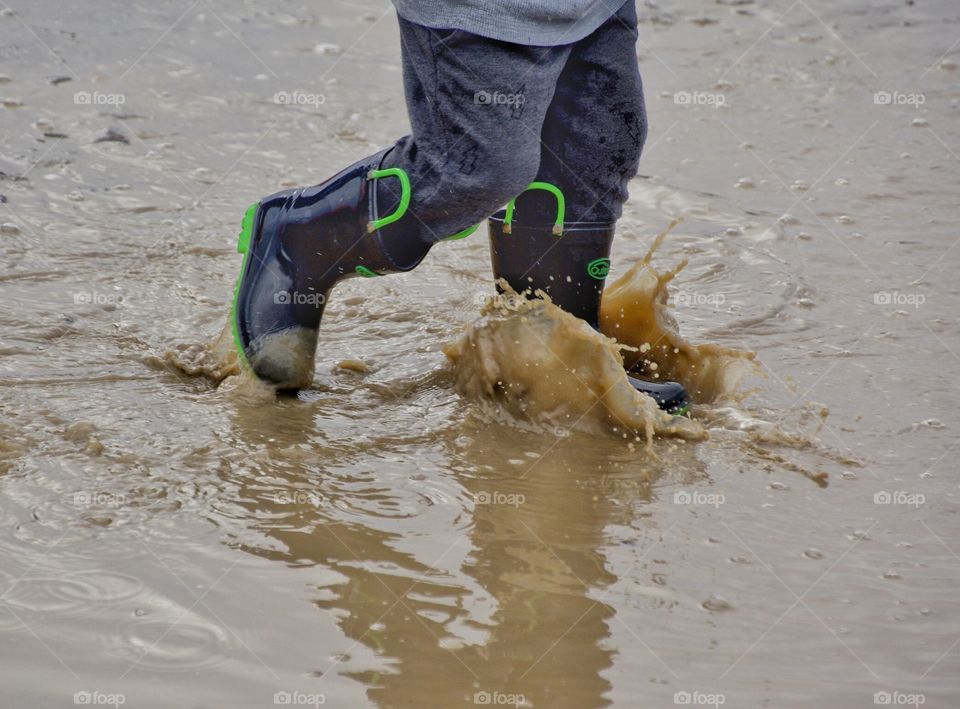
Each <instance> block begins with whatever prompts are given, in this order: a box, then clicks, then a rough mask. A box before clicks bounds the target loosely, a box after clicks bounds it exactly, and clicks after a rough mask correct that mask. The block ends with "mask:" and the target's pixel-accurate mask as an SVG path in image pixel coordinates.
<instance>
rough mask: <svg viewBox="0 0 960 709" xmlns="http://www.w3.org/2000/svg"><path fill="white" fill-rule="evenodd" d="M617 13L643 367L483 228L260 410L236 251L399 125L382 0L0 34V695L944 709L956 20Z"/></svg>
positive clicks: (953, 377)
mask: <svg viewBox="0 0 960 709" xmlns="http://www.w3.org/2000/svg"><path fill="white" fill-rule="evenodd" d="M639 10H640V15H641V33H640V43H639V44H638V53H639V56H640V58H641V67H642V70H643V73H644V80H645V84H646V90H647V99H648V108H649V113H650V124H651V130H650V138H649V141H648V144H647V147H646V151H645V155H644V158H643V161H642V164H641V173H642V174H641V176H639V177H638V178H637V179H636V180H634V181H633V182H632V183H631V201H630V203H629V204H628V206H627V209H626V214H625V217H624V219H623V221H622V222H621V228H620V235H619V238H618V241H617V242H616V244H615V246H614V254H613V271H612V273H611V289H610V291H609V292H608V297H607V298H606V301H605V307H604V323H603V325H604V330H605V332H606V334H608V335H612V336H614V337H616V338H617V339H618V340H619V341H620V342H621V343H624V344H626V345H628V346H629V348H628V349H616V348H614V349H611V347H612V345H610V344H609V341H607V340H604V339H603V338H601V336H600V335H598V334H595V333H593V332H587V331H584V330H582V329H580V330H578V329H577V324H576V323H574V322H570V321H568V320H565V319H564V317H563V316H562V314H559V313H554V312H551V311H550V310H549V308H548V307H547V306H544V305H541V304H538V305H535V306H532V309H531V310H529V311H524V312H520V313H518V312H502V311H501V312H496V308H493V309H491V308H490V307H488V305H487V299H488V296H489V295H490V294H491V293H492V290H493V284H492V282H491V278H490V275H489V255H488V248H487V244H486V242H485V239H484V237H483V235H482V232H481V233H478V234H477V235H475V236H472V237H470V238H469V239H466V240H463V241H458V242H452V243H446V244H441V245H440V246H438V247H437V248H435V249H434V250H433V251H432V252H431V253H430V255H429V256H428V258H427V260H426V262H425V263H424V264H423V265H422V266H421V267H420V268H418V269H417V270H416V271H415V272H413V273H411V274H406V275H402V276H394V277H390V278H383V279H377V280H376V281H374V282H371V281H369V280H366V279H358V280H356V281H351V282H348V283H345V284H343V285H342V286H339V287H338V288H337V289H336V291H335V293H334V297H333V300H332V302H331V303H330V305H329V306H328V308H327V311H326V315H325V318H324V325H323V330H322V333H321V344H320V348H319V353H318V359H317V371H316V375H315V377H314V382H313V385H312V386H311V387H310V388H309V389H307V390H305V391H303V392H301V393H300V394H299V395H298V396H297V397H294V398H290V397H287V398H280V399H277V398H276V397H275V396H274V394H273V393H272V392H271V391H269V390H267V389H265V388H263V387H259V386H257V384H256V382H252V381H249V380H248V379H246V378H244V377H237V376H234V374H233V372H234V365H233V363H232V362H231V361H230V356H229V353H230V344H229V337H226V338H221V339H220V340H219V341H218V340H217V337H218V333H220V332H221V329H222V327H223V323H224V315H225V312H226V309H227V307H228V304H229V302H230V298H231V293H232V288H233V283H234V280H235V278H236V274H237V270H238V268H239V265H240V257H239V255H238V254H237V253H236V251H235V246H236V242H235V239H236V234H237V231H238V229H239V222H240V218H241V217H242V215H243V213H244V210H245V209H246V207H247V206H248V205H249V204H250V203H251V202H252V201H254V200H255V199H257V198H259V197H260V196H262V195H264V194H267V193H270V192H272V191H274V190H276V189H278V188H282V187H287V186H294V185H302V184H311V183H316V182H319V181H321V180H322V179H324V178H325V177H326V176H328V175H329V174H331V173H333V172H334V171H336V170H337V169H339V168H340V167H342V166H343V165H346V164H348V163H350V162H352V161H354V160H356V159H358V158H359V157H361V156H363V155H366V154H369V153H371V152H373V151H374V150H375V149H376V148H378V147H382V146H384V145H387V144H389V142H390V141H392V140H393V139H394V138H395V137H397V136H398V135H399V134H401V133H402V132H404V131H405V130H406V128H407V124H406V118H405V114H404V111H403V108H402V106H403V100H402V91H401V85H400V61H399V39H398V35H397V32H396V22H395V19H394V17H393V14H392V10H391V9H390V7H389V5H388V4H387V3H386V2H367V1H366V0H364V1H363V2H350V3H348V2H335V1H334V0H321V1H318V2H312V3H305V2H294V3H291V2H280V1H279V0H257V2H253V1H252V0H250V1H248V0H237V1H235V2H230V3H227V2H223V1H222V0H199V1H198V2H195V1H194V0H155V1H153V2H149V3H147V2H121V1H120V0H98V1H97V2H92V0H85V1H83V2H73V3H54V2H51V1H50V0H41V1H33V2H26V1H25V0H5V1H4V2H0V99H2V100H0V127H2V130H0V195H2V196H0V293H2V295H3V303H4V308H3V309H2V310H0V412H2V416H0V520H2V522H3V524H2V527H0V706H3V707H8V706H9V707H18V708H19V707H29V708H34V707H38V708H40V707H63V706H73V705H74V704H75V703H77V704H83V703H88V704H99V705H110V704H119V703H120V702H121V701H123V703H124V706H128V707H151V708H152V707H170V706H184V707H211V708H212V707H217V708H219V707H269V706H274V705H275V704H284V703H286V704H297V705H301V706H303V705H307V706H309V705H317V704H319V703H320V702H321V701H323V702H325V705H326V706H334V707H358V706H379V707H399V706H416V707H454V706H472V705H475V704H484V703H486V704H490V705H494V704H497V705H520V706H523V705H528V706H534V707H575V708H578V709H579V708H582V707H600V706H617V707H635V706H642V707H664V706H674V705H676V704H690V705H694V704H697V705H701V706H702V705H720V704H721V703H722V704H723V705H724V706H728V707H731V706H732V707H761V706H769V707H809V706H820V707H831V708H833V707H843V708H844V709H845V708H847V707H871V706H874V705H875V704H884V703H887V704H899V705H911V704H912V705H919V704H920V703H921V702H922V703H923V705H924V706H926V707H955V706H957V704H958V702H960V680H958V677H960V621H958V614H960V596H958V594H957V587H958V583H960V522H958V515H957V512H958V507H957V495H958V490H957V480H956V465H955V459H956V451H957V450H960V448H958V447H957V446H958V439H957V430H958V426H960V416H958V414H957V406H956V404H957V385H956V381H957V379H958V376H960V328H958V325H957V317H956V313H957V305H958V298H957V296H958V288H960V286H958V281H957V278H956V273H957V268H958V265H960V263H958V255H960V248H958V247H957V246H956V244H957V242H958V239H960V233H958V229H957V221H958V220H957V217H958V211H957V210H958V203H960V199H958V197H960V195H958V179H957V178H958V174H960V170H958V167H960V159H958V155H960V107H958V103H960V70H958V68H957V64H958V62H960V45H958V44H957V39H958V37H960V9H958V8H957V6H956V3H953V2H950V1H949V0H933V1H931V2H921V1H920V0H917V2H907V3H904V2H890V3H885V4H884V3H881V4H877V3H867V2H845V3H828V2H820V1H817V2H798V3H792V4H791V3H790V2H786V1H784V2H780V1H773V0H770V1H766V0H764V1H759V0H755V1H753V2H751V0H736V1H729V2H728V1H726V0H721V1H720V2H713V1H712V0H711V1H707V0H695V1H693V2H689V3H684V4H683V5H682V6H681V5H680V4H676V3H674V4H665V3H661V4H655V3H644V4H642V5H640V7H639ZM675 219H682V221H681V223H680V224H679V225H677V226H675V227H674V229H673V231H672V233H670V234H669V235H668V236H667V237H666V238H665V239H664V240H663V242H662V244H660V245H659V248H657V250H656V251H655V252H654V253H653V256H652V258H651V259H650V260H649V261H645V260H644V256H645V254H647V253H648V251H649V250H650V248H651V246H652V245H653V242H654V240H655V237H656V236H657V234H659V233H661V232H662V231H663V230H664V229H666V228H667V226H668V225H669V224H670V223H671V222H672V221H674V220H675ZM684 262H686V264H685V266H683V268H681V269H680V270H677V269H678V268H679V267H680V266H681V265H683V264H684ZM617 279H620V280H619V281H618V282H617V283H616V284H615V285H614V284H613V282H614V281H616V280H617ZM667 298H668V300H665V299H667ZM484 309H486V314H484V313H483V312H482V311H484ZM638 313H639V314H643V313H645V314H646V317H644V318H639V317H638ZM651 316H653V317H652V318H651ZM524 318H525V319H524ZM674 323H675V327H674ZM668 333H669V334H668ZM661 335H663V337H661ZM535 337H539V338H540V339H539V340H534V339H531V338H535ZM511 338H512V339H511ZM543 338H546V339H543ZM551 338H556V339H551ZM578 338H579V339H578ZM533 341H536V342H540V343H543V342H546V343H548V344H549V343H550V342H553V344H554V345H555V349H553V350H552V351H553V352H554V353H555V354H557V355H561V357H562V358H565V357H567V356H568V355H570V354H571V353H570V351H568V350H567V349H565V348H568V347H573V348H574V350H575V351H574V352H573V353H572V356H573V357H574V360H575V362H574V363H573V366H572V367H571V366H567V367H564V366H562V365H558V364H557V362H556V358H555V357H550V356H546V355H545V354H544V352H543V350H538V349H536V348H533V347H531V346H529V343H530V342H533ZM211 342H214V343H215V345H214V346H213V347H211V345H210V343H211ZM525 342H526V343H527V345H524V343H525ZM471 343H472V345H475V346H470V345H471ZM518 343H519V344H518ZM458 352H459V354H460V357H459V358H457V353H458ZM738 352H753V353H755V354H756V359H755V362H754V363H753V364H752V363H751V362H749V361H747V360H743V359H742V357H741V355H739V354H736V353H738ZM589 353H597V357H600V359H597V357H594V356H593V355H592V354H589ZM588 355H589V356H588ZM451 356H452V358H451ZM604 357H605V358H606V359H604ZM617 357H623V358H625V359H626V360H627V363H628V364H637V365H638V366H640V367H641V368H643V369H644V371H645V372H646V374H647V375H649V376H655V375H656V374H658V373H659V374H660V376H661V377H662V378H669V377H677V378H681V379H683V380H684V381H686V382H688V383H689V384H690V386H691V390H694V391H695V392H696V397H697V398H698V399H699V403H698V406H697V407H696V413H695V416H694V418H693V420H690V421H684V422H680V423H679V424H678V425H679V426H682V427H684V431H683V433H686V434H687V435H656V436H654V437H653V438H652V441H651V442H649V443H648V441H647V433H648V432H657V431H659V433H660V434H669V433H670V431H669V430H666V429H665V428H664V426H667V425H668V424H666V423H664V424H662V425H661V423H658V422H657V421H654V420H653V419H651V417H655V412H652V411H647V410H646V409H644V408H643V406H644V405H643V403H639V404H638V403H637V400H635V399H633V397H632V395H631V396H630V397H627V393H628V392H625V391H624V390H622V389H617V388H616V386H615V385H616V384H617V381H618V380H617V379H616V378H615V377H613V374H614V372H616V366H614V365H617V364H618V362H617V361H616V358H617ZM455 360H456V361H455ZM536 362H539V363H540V364H539V367H540V368H541V369H542V370H543V372H544V373H543V375H542V376H538V374H537V373H536V372H535V371H533V369H531V366H530V365H531V363H536ZM718 362H719V363H722V364H713V363H718ZM569 364H571V363H568V365H569ZM654 365H655V366H654ZM734 365H736V366H734ZM484 367H487V369H484ZM744 367H745V369H744ZM754 367H755V368H754ZM571 369H572V370H574V371H573V372H571V371H570V370H571ZM504 372H506V373H507V374H509V375H510V380H511V382H516V383H519V384H520V386H521V389H510V388H504V387H502V386H501V387H500V388H498V387H497V381H501V380H502V378H503V377H502V375H503V373H504ZM567 374H570V378H568V379H564V377H566V376H567ZM574 374H575V375H576V377H575V376H574ZM488 375H489V376H488ZM485 377H486V378H485ZM577 377H579V378H577ZM604 377H607V378H608V379H604ZM601 382H607V383H609V384H610V386H611V387H613V389H609V387H607V388H602V387H600V384H601ZM522 390H527V391H528V393H532V396H533V397H534V398H526V399H525V398H524V397H523V396H521V395H520V393H521V392H522ZM594 395H602V396H600V400H599V401H598V400H597V396H594ZM580 396H582V397H583V399H582V400H581V399H580V398H579V397H580ZM589 396H593V399H592V400H591V399H587V398H586V397H589ZM604 396H607V397H610V398H608V399H607V401H606V402H604V401H603V398H604ZM537 397H539V398H537ZM531 401H538V402H540V404H548V405H544V406H541V407H540V408H539V409H537V408H533V409H531V407H530V406H529V403H530V402H531ZM525 402H526V404H525ZM594 404H596V407H594V408H591V407H593V405H594ZM631 406H633V407H634V408H631ZM618 407H619V408H618ZM636 407H640V408H636ZM611 411H612V412H613V413H611ZM632 416H636V418H635V419H634V418H631V417H632ZM571 418H572V419H575V421H571ZM574 423H576V424H577V425H573V424H574ZM624 423H627V424H631V425H627V426H625V425H624ZM581 424H583V425H581ZM587 424H590V425H587ZM633 424H636V425H633Z"/></svg>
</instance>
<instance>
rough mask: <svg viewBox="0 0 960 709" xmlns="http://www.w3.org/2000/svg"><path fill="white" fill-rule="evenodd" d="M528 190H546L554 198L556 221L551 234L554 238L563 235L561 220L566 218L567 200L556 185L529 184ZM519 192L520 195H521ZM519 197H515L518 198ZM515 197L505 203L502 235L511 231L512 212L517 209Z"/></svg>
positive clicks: (544, 183) (543, 183)
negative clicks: (505, 210)
mask: <svg viewBox="0 0 960 709" xmlns="http://www.w3.org/2000/svg"><path fill="white" fill-rule="evenodd" d="M528 190H546V191H547V192H549V193H550V194H552V195H553V196H554V197H556V198H557V221H556V222H555V223H554V225H553V233H554V234H555V235H556V236H562V235H563V219H564V217H565V216H566V212H567V200H566V199H565V198H564V196H563V192H561V191H560V188H559V187H557V186H556V185H551V184H550V183H549V182H531V183H530V184H529V185H527V189H525V190H524V191H523V192H527V191H528ZM523 192H521V193H520V194H523ZM519 196H520V195H517V197H519ZM517 197H514V198H513V199H511V200H510V201H509V202H508V203H507V214H506V216H505V217H504V218H503V233H504V234H509V233H511V231H512V229H513V226H512V225H513V212H514V210H515V209H516V207H517Z"/></svg>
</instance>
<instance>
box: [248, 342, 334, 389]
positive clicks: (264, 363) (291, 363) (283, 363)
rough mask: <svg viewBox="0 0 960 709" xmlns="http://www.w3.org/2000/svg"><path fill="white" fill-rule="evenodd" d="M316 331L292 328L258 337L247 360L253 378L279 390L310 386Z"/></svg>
mask: <svg viewBox="0 0 960 709" xmlns="http://www.w3.org/2000/svg"><path fill="white" fill-rule="evenodd" d="M316 346H317V331H316V330H313V329H310V328H305V327H291V328H287V329H286V330H281V331H280V332H273V333H270V334H267V335H261V336H260V337H258V338H257V339H256V340H254V342H253V343H252V344H251V347H250V349H249V351H248V356H247V359H248V361H249V363H250V367H251V369H253V372H254V374H256V375H257V377H259V378H260V379H263V380H265V381H267V382H269V383H271V384H273V385H274V386H276V387H277V388H278V389H303V388H305V387H308V386H310V384H311V383H312V382H313V370H314V355H315V352H316Z"/></svg>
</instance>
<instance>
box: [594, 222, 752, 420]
mask: <svg viewBox="0 0 960 709" xmlns="http://www.w3.org/2000/svg"><path fill="white" fill-rule="evenodd" d="M678 223H679V222H677V221H675V222H673V223H672V224H671V225H670V226H669V227H668V228H667V229H666V230H665V231H664V232H662V233H661V234H659V235H658V236H657V238H656V239H654V241H653V244H652V245H651V246H650V250H649V251H648V252H647V254H646V256H644V257H643V258H642V259H641V260H640V261H638V262H637V263H635V264H634V265H633V266H632V267H631V268H630V270H628V271H627V272H626V273H625V274H623V275H622V276H620V278H618V279H617V280H616V281H614V282H613V283H612V284H611V285H609V286H607V288H606V290H605V292H604V296H603V302H602V304H601V307H600V328H601V330H603V332H604V334H605V335H607V336H609V337H612V338H614V339H615V340H617V341H618V342H620V343H621V344H623V345H626V347H623V348H622V351H623V359H624V364H625V365H626V367H627V369H630V370H634V371H636V372H638V373H640V374H642V375H644V376H646V377H649V378H651V379H660V380H663V381H670V380H673V381H678V382H680V383H681V384H683V385H684V386H685V387H686V388H687V391H689V392H690V395H691V397H692V398H693V400H694V402H695V403H698V404H704V403H714V402H718V401H722V400H724V399H730V398H734V397H735V396H736V392H737V387H738V386H739V384H740V382H741V381H742V379H743V377H744V376H745V375H746V374H748V373H750V372H756V371H757V370H758V367H757V366H756V364H755V355H754V354H753V353H752V352H745V351H743V350H735V349H731V348H729V347H723V346H720V345H715V344H710V343H706V344H700V345H694V344H691V343H690V342H688V341H687V340H685V339H684V338H683V337H682V336H681V335H680V330H679V327H678V325H677V321H676V319H675V318H674V317H673V315H672V313H671V312H670V308H669V305H668V300H669V295H670V293H669V289H668V284H669V283H670V282H671V281H672V280H673V279H674V278H675V277H676V276H677V274H679V273H680V271H682V270H683V269H684V267H685V266H686V265H687V262H686V260H682V261H681V262H680V263H679V264H677V265H676V266H675V267H674V268H673V269H671V270H668V271H664V272H660V271H658V270H657V269H656V268H654V266H653V263H652V260H653V255H654V253H655V252H656V251H657V249H658V248H659V247H660V245H661V244H662V243H663V240H664V239H665V238H666V236H667V234H669V233H670V230H671V229H673V227H674V226H676V225H677V224H678Z"/></svg>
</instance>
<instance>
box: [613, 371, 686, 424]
mask: <svg viewBox="0 0 960 709" xmlns="http://www.w3.org/2000/svg"><path fill="white" fill-rule="evenodd" d="M627 379H629V380H630V383H631V384H632V385H633V388H634V389H636V390H637V391H639V392H640V393H642V394H646V395H647V396H650V397H652V398H653V400H654V401H656V402H657V405H658V406H659V407H660V408H661V409H663V410H664V411H666V412H667V413H669V414H673V415H674V416H682V415H683V414H685V413H687V411H689V410H690V404H691V401H690V395H689V394H688V393H687V390H686V389H685V388H684V387H683V385H682V384H679V383H678V382H648V381H645V380H643V379H638V378H637V377H633V376H629V375H628V376H627Z"/></svg>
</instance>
